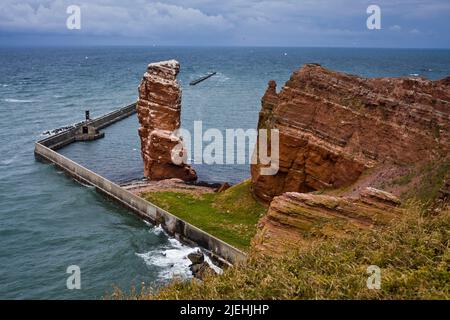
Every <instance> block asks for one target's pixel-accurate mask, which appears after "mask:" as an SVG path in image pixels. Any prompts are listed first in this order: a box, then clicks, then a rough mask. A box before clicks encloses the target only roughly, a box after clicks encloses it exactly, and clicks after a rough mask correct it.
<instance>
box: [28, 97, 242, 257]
mask: <svg viewBox="0 0 450 320" xmlns="http://www.w3.org/2000/svg"><path fill="white" fill-rule="evenodd" d="M135 110H136V105H135V104H131V105H129V106H127V107H125V108H122V109H119V110H117V111H114V112H111V113H109V114H106V115H104V116H102V117H99V118H97V119H94V120H92V121H91V122H90V125H93V126H94V127H95V128H97V129H101V128H105V127H107V126H108V125H111V124H112V123H115V122H117V121H119V120H121V119H124V118H126V117H128V116H130V115H132V114H134V113H135ZM75 135H76V129H71V130H68V131H65V132H62V133H59V134H56V135H54V136H51V137H48V138H46V139H43V140H40V141H38V142H36V144H35V151H34V152H35V156H36V158H37V159H40V160H44V161H47V162H50V163H53V164H55V166H56V167H58V168H59V169H61V170H63V171H64V172H66V173H67V174H69V175H70V176H71V177H73V178H74V179H75V180H77V181H79V182H81V183H83V184H86V185H91V186H93V187H95V188H96V190H97V191H98V192H100V193H102V194H104V195H106V196H107V197H108V198H110V199H112V200H114V201H116V202H118V203H120V204H121V205H123V206H124V207H126V208H128V209H129V210H131V211H132V212H134V213H135V214H137V215H138V216H140V217H141V218H143V219H145V220H147V221H149V222H151V223H153V224H155V225H161V227H162V228H163V229H164V230H166V232H167V233H168V234H169V235H171V236H173V237H175V238H177V239H178V240H180V241H182V242H184V243H187V244H189V245H195V246H199V247H201V248H202V249H203V250H205V251H206V252H207V253H208V254H209V255H211V257H212V258H214V259H216V260H218V261H219V262H221V263H223V264H235V263H238V262H240V261H243V260H245V258H246V255H245V253H243V252H242V251H240V250H238V249H236V248H235V247H233V246H231V245H229V244H228V243H225V242H224V241H222V240H220V239H218V238H216V237H214V236H212V235H210V234H208V233H207V232H205V231H203V230H201V229H199V228H197V227H195V226H193V225H191V224H189V223H187V222H186V221H184V220H182V219H180V218H178V217H176V216H175V215H173V214H171V213H170V212H167V211H165V210H163V209H161V208H159V207H158V206H156V205H154V204H152V203H150V202H148V201H147V200H144V199H143V198H141V197H139V196H137V195H135V194H133V193H131V192H130V191H128V190H126V189H125V188H122V187H121V186H119V185H117V184H115V183H113V182H111V181H109V180H108V179H106V178H104V177H102V176H100V175H99V174H97V173H95V172H93V171H91V170H89V169H87V168H85V167H83V166H81V165H80V164H78V163H76V162H74V161H72V160H70V159H68V158H66V157H64V156H63V155H61V154H59V153H58V152H56V151H55V150H57V149H59V148H62V147H63V146H66V145H68V144H70V143H73V142H75V141H76V139H75Z"/></svg>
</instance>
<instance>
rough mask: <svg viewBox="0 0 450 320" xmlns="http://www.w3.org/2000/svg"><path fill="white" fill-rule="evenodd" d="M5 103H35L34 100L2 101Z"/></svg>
mask: <svg viewBox="0 0 450 320" xmlns="http://www.w3.org/2000/svg"><path fill="white" fill-rule="evenodd" d="M3 101H5V102H12V103H30V102H36V100H27V99H3Z"/></svg>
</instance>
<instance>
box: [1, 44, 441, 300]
mask: <svg viewBox="0 0 450 320" xmlns="http://www.w3.org/2000/svg"><path fill="white" fill-rule="evenodd" d="M171 58H175V59H177V60H179V61H180V63H181V66H182V71H181V73H180V75H179V80H180V82H181V84H182V86H183V111H182V126H183V127H185V128H188V129H191V128H192V125H193V121H196V120H202V121H203V126H204V129H207V128H209V127H214V128H218V129H221V130H224V129H226V128H243V129H248V128H255V126H256V123H257V116H258V112H259V109H260V99H261V97H262V95H263V93H264V91H265V89H266V85H267V82H268V81H269V80H270V79H275V80H276V81H277V83H278V88H281V86H282V84H283V83H284V82H285V81H286V80H287V79H288V78H289V76H290V74H291V73H292V71H294V70H295V69H297V68H299V67H300V66H301V65H302V64H304V63H307V62H318V63H321V64H322V65H323V66H325V67H329V68H332V69H336V70H341V71H345V72H350V73H354V74H359V75H363V76H406V75H409V74H420V75H423V76H426V77H428V78H431V79H438V78H443V77H445V76H447V75H450V51H449V50H382V49H376V50H375V49H326V48H322V49H316V48H143V47H130V48H126V47H121V48H70V49H62V48H42V49H38V48H33V49H26V48H21V49H19V48H15V49H5V48H3V49H0V111H1V115H2V116H1V118H0V241H1V244H2V246H1V247H0V298H3V299H25V298H33V299H44V298H56V299H60V298H64V299H72V298H101V297H102V296H103V295H104V294H105V293H106V292H109V291H111V288H112V286H113V285H117V286H120V287H122V288H129V287H130V286H132V285H136V286H138V285H139V284H140V283H141V282H146V283H147V284H149V285H152V286H158V285H161V284H163V283H165V282H167V281H168V280H169V279H170V278H171V277H172V276H173V274H179V275H181V276H183V277H188V276H189V271H188V267H187V265H188V261H187V260H186V259H185V256H186V254H187V252H189V251H190V250H192V248H188V247H186V246H183V245H181V244H180V243H178V242H177V241H176V240H174V239H170V238H168V237H167V236H166V235H165V234H164V232H162V231H161V230H160V229H158V228H154V227H152V226H149V225H146V224H145V223H144V222H143V221H141V220H140V219H138V218H136V217H134V216H133V215H131V214H129V212H128V211H126V210H124V209H121V208H120V207H118V206H116V205H115V204H113V203H111V202H109V201H108V200H107V199H105V198H104V197H102V196H101V195H99V194H97V193H96V192H95V191H94V190H93V189H91V188H87V187H83V186H81V185H79V184H77V183H75V182H73V181H72V180H71V179H70V178H68V177H66V176H65V175H64V174H62V173H60V172H58V171H57V170H56V169H55V168H54V167H53V166H51V165H48V164H44V163H40V162H37V161H35V159H34V156H33V147H34V142H35V141H36V140H38V139H40V138H41V137H42V135H41V133H42V132H44V131H46V130H48V129H52V128H56V127H59V126H64V125H67V124H72V123H75V122H78V121H80V120H82V117H83V113H84V110H85V109H89V110H91V114H92V116H94V117H95V116H98V115H101V114H103V113H106V112H108V111H111V110H114V109H116V108H118V107H120V106H124V105H126V104H129V103H131V102H133V101H135V99H136V96H137V86H138V84H139V82H140V79H141V77H142V75H143V73H144V72H145V69H146V65H147V64H148V63H149V62H152V61H158V60H165V59H171ZM212 70H214V71H216V72H217V75H216V76H214V77H212V78H210V79H208V80H207V81H205V82H203V83H201V84H199V85H197V86H194V87H191V86H189V85H188V83H189V82H190V81H191V80H193V79H194V78H197V77H199V76H201V75H203V74H205V73H207V72H209V71H212ZM137 128H138V123H137V119H136V118H135V117H130V118H128V119H126V120H124V121H121V122H119V123H116V124H114V125H113V126H111V127H108V128H107V129H106V130H105V132H106V138H105V139H103V140H98V141H95V142H91V143H76V144H73V145H70V146H68V147H67V148H64V149H62V150H61V153H63V154H65V155H67V156H69V157H70V158H72V159H74V160H76V161H78V162H80V163H82V164H84V165H86V166H87V167H89V168H91V169H94V170H95V171H97V172H99V173H100V174H102V175H104V176H106V177H108V178H110V179H112V180H114V181H118V182H120V181H126V180H130V179H135V178H140V177H141V176H142V162H141V159H140V153H139V140H138V136H137ZM196 169H197V172H198V174H199V177H200V179H201V180H205V181H229V182H233V183H235V182H237V181H240V180H241V179H244V178H246V177H248V176H249V170H248V166H247V165H234V166H214V167H211V166H206V165H200V166H196ZM74 264H75V265H79V266H80V268H81V286H82V288H81V290H68V289H66V279H67V277H68V276H69V275H68V274H66V273H65V272H66V268H67V267H68V266H69V265H74Z"/></svg>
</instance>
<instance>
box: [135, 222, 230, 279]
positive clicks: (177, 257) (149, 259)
mask: <svg viewBox="0 0 450 320" xmlns="http://www.w3.org/2000/svg"><path fill="white" fill-rule="evenodd" d="M144 222H145V224H146V225H148V226H150V227H151V228H150V232H152V233H153V234H155V235H160V234H161V233H164V234H165V231H164V229H163V228H162V227H161V226H156V227H155V226H153V225H152V224H150V223H149V222H147V221H144ZM167 241H168V243H167V244H165V245H163V246H159V247H158V248H155V249H153V250H150V251H148V252H145V253H137V252H136V255H137V256H138V257H140V258H142V259H143V260H144V262H145V263H146V264H147V265H149V266H154V267H157V268H158V269H159V270H158V278H159V279H161V280H170V279H173V278H174V277H178V278H181V279H189V278H191V277H192V272H191V270H190V269H189V265H190V264H191V261H190V260H189V259H188V257H187V256H188V254H189V253H191V252H194V251H198V250H199V248H196V247H194V248H193V247H189V246H186V245H184V244H182V243H181V242H180V241H178V240H177V239H174V238H168V240H167ZM205 261H206V262H207V263H208V264H209V266H210V267H211V268H212V269H213V270H214V271H215V272H217V273H219V274H221V273H222V269H220V268H219V267H217V266H215V265H214V264H213V263H212V261H211V259H210V258H209V257H208V256H206V255H205Z"/></svg>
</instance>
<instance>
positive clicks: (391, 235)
mask: <svg viewBox="0 0 450 320" xmlns="http://www.w3.org/2000/svg"><path fill="white" fill-rule="evenodd" d="M424 212H426V211H424V210H423V208H422V207H421V206H415V207H411V208H409V209H408V211H407V213H406V214H405V215H404V217H403V218H402V219H401V220H399V221H397V222H395V223H394V224H392V225H391V226H389V227H386V228H385V229H374V230H371V231H369V232H367V233H355V234H353V235H352V237H350V238H346V239H339V240H336V239H323V240H322V241H321V242H320V243H319V244H318V245H317V246H314V247H312V248H311V249H308V250H306V251H303V252H300V253H295V254H291V255H286V256H283V257H280V258H267V257H255V256H253V257H251V258H250V259H249V260H248V261H247V262H246V263H245V264H244V265H241V266H237V267H234V268H230V269H228V270H226V271H225V272H224V274H223V275H222V276H215V275H208V276H207V278H206V279H205V281H204V282H203V283H199V282H196V281H189V282H181V281H174V282H173V283H171V284H170V285H169V286H167V287H164V288H162V289H160V290H159V291H158V292H156V293H154V292H153V291H151V290H147V289H143V291H142V292H138V293H136V292H134V293H132V294H131V295H128V294H127V295H124V294H123V293H121V292H120V291H116V292H115V293H114V294H113V295H112V298H116V299H124V298H125V299H450V271H449V265H450V250H449V236H450V210H447V211H444V212H441V213H440V214H439V215H436V216H429V215H425V213H424ZM369 265H377V266H379V267H380V268H381V289H380V290H374V289H372V290H370V289H368V288H367V286H366V281H367V277H368V275H367V274H366V271H367V267H368V266H369Z"/></svg>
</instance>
